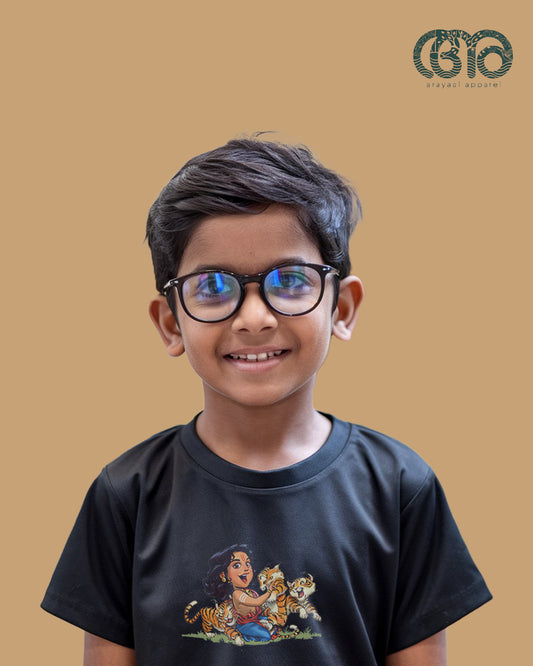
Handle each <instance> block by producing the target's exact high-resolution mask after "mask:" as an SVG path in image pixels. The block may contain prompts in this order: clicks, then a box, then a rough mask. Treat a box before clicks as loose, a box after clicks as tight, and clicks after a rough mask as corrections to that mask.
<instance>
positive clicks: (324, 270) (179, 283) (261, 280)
mask: <svg viewBox="0 0 533 666" xmlns="http://www.w3.org/2000/svg"><path fill="white" fill-rule="evenodd" d="M286 266H305V267H306V268H312V269H314V270H315V271H316V272H317V273H318V274H319V276H320V294H319V295H318V298H317V300H316V303H315V304H314V305H313V307H311V308H308V309H307V310H304V312H296V313H288V312H282V311H281V310H278V309H277V308H275V307H274V306H273V305H272V304H271V303H270V302H269V301H268V298H267V296H266V293H265V279H266V277H267V275H270V273H272V272H273V271H275V270H277V269H279V268H285V267H286ZM210 273H222V274H223V275H230V276H231V277H233V278H235V280H236V281H237V282H238V284H239V287H240V290H241V293H240V296H239V300H238V301H237V303H236V305H235V308H234V309H233V311H232V312H230V314H227V315H225V316H224V317H220V318H219V319H201V318H200V317H196V316H195V315H193V314H191V313H190V312H189V310H188V309H187V306H186V305H185V299H184V298H183V284H184V282H185V281H186V280H188V279H189V278H191V277H194V276H196V275H205V274H210ZM328 275H333V276H334V277H335V278H337V279H336V280H335V282H334V285H335V287H334V288H335V294H334V299H333V310H335V308H336V307H337V300H338V297H339V280H340V275H339V271H338V270H337V269H336V268H333V266H327V265H323V264H307V263H294V262H289V263H285V264H278V265H276V266H272V268H269V269H268V270H266V271H262V272H261V273H255V274H254V275H239V273H232V272H231V271H225V270H217V269H207V270H204V271H196V272H194V273H188V274H187V275H181V276H180V277H176V278H172V280H169V281H168V282H167V283H166V284H165V286H164V287H163V289H162V290H161V293H162V295H163V296H166V298H167V301H168V305H169V307H170V309H171V310H172V312H173V313H174V316H175V317H176V316H177V312H176V305H175V302H174V298H173V287H175V288H176V289H177V292H178V296H179V299H180V303H181V306H182V307H183V310H184V311H185V314H187V315H188V316H189V317H190V318H191V319H194V320H195V321H199V322H202V323H203V324H216V323H218V322H221V321H225V320H226V319H230V318H231V317H233V315H234V314H235V313H236V312H238V310H239V308H240V307H241V305H242V304H243V302H244V299H245V297H246V289H245V287H246V285H247V284H249V283H250V282H257V283H258V284H259V293H260V295H261V298H262V299H263V302H264V303H265V304H266V305H267V307H268V308H270V310H272V311H273V312H276V313H277V314H280V315H283V316H284V317H300V316H302V315H305V314H309V312H312V311H313V310H314V309H315V308H317V307H318V305H319V304H320V302H321V301H322V297H323V296H324V291H325V287H326V277H327V276H328Z"/></svg>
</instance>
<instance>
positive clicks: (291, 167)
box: [146, 137, 361, 293]
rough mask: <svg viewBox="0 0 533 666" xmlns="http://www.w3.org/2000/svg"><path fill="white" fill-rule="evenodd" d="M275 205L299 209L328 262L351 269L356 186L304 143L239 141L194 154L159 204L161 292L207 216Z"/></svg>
mask: <svg viewBox="0 0 533 666" xmlns="http://www.w3.org/2000/svg"><path fill="white" fill-rule="evenodd" d="M271 204H284V205H287V206H290V207H291V208H293V210H294V211H295V213H296V215H297V218H298V220H299V221H300V223H301V225H302V227H303V229H304V230H305V232H306V234H307V235H308V236H309V237H310V238H311V240H312V241H313V242H314V243H315V244H316V246H317V248H318V249H319V251H320V254H321V256H322V260H323V261H324V262H325V263H326V264H328V265H330V266H333V268H336V269H337V270H338V271H339V276H340V278H341V279H342V278H344V277H346V276H347V275H348V274H349V272H350V257H349V239H350V235H351V234H352V232H353V230H354V229H355V225H356V223H357V221H358V219H359V216H360V212H361V207H360V203H359V200H358V198H357V195H356V193H355V191H354V189H353V188H352V187H351V186H350V185H349V184H348V183H347V182H346V181H344V179H342V178H341V177H340V176H339V175H337V174H336V173H335V172H333V171H331V170H329V169H327V168H326V167H324V166H323V165H322V164H320V163H319V162H318V161H317V160H316V159H315V158H314V157H313V155H312V154H311V152H310V151H309V150H308V149H307V148H306V147H305V146H291V145H286V144H282V143H275V142H271V141H263V140H260V139H258V138H255V137H254V138H245V139H233V140H231V141H229V142H228V143H227V144H226V145H224V146H221V147H220V148H215V149H214V150H211V151H209V152H207V153H203V154H201V155H198V156H197V157H193V158H192V159H191V160H189V161H188V162H187V163H186V164H185V165H184V166H183V167H182V168H181V169H180V171H178V173H177V174H176V175H175V176H174V177H173V178H172V180H171V181H170V182H169V183H168V185H166V186H165V187H164V188H163V190H162V191H161V193H160V195H159V196H158V198H157V199H156V201H155V202H154V204H153V205H152V207H151V209H150V212H149V215H148V223H147V231H146V236H147V239H148V242H149V245H150V249H151V252H152V260H153V264H154V272H155V278H156V286H157V289H158V291H159V292H160V293H163V287H164V285H165V284H166V282H168V281H169V280H171V279H172V278H174V277H176V275H177V271H178V268H179V266H180V262H181V259H182V256H183V252H184V251H185V248H186V247H187V244H188V242H189V240H190V238H191V235H192V233H193V232H194V230H195V229H196V227H197V226H198V224H199V223H200V222H201V221H202V220H204V219H206V218H208V217H219V216H222V215H226V214H235V213H254V212H257V213H259V212H261V211H263V210H265V209H266V208H267V207H268V206H269V205H271Z"/></svg>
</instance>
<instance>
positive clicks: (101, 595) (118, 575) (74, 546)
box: [41, 469, 133, 647]
mask: <svg viewBox="0 0 533 666" xmlns="http://www.w3.org/2000/svg"><path fill="white" fill-rule="evenodd" d="M132 544H133V529H132V526H131V521H130V520H129V518H128V516H127V514H126V512H125V510H124V509H123V507H122V506H121V504H120V502H119V500H118V498H117V496H116V494H115V492H114V490H113V488H112V487H111V484H110V481H109V479H108V477H107V472H106V470H105V469H104V470H103V472H102V473H101V474H100V476H99V477H98V478H97V479H96V480H95V482H94V483H93V484H92V486H91V488H90V489H89V492H88V493H87V496H86V498H85V501H84V503H83V506H82V508H81V511H80V513H79V516H78V518H77V520H76V523H75V525H74V528H73V530H72V533H71V534H70V537H69V539H68V541H67V544H66V546H65V549H64V551H63V554H62V555H61V558H60V560H59V563H58V564H57V567H56V569H55V572H54V574H53V577H52V580H51V582H50V585H49V587H48V590H47V591H46V595H45V597H44V600H43V602H42V604H41V606H42V608H43V609H44V610H46V611H48V612H50V613H52V614H53V615H56V616H58V617H60V618H61V619H63V620H66V621H67V622H70V623H71V624H74V625H76V626H78V627H80V628H82V629H84V630H85V631H88V632H90V633H92V634H95V635H97V636H101V637H102V638H105V639H107V640H109V641H112V642H114V643H119V644H120V645H124V646H126V647H133V631H132V617H131V615H132V611H131V606H132V603H131V596H132V593H131V589H132V585H131V576H132V557H131V553H132Z"/></svg>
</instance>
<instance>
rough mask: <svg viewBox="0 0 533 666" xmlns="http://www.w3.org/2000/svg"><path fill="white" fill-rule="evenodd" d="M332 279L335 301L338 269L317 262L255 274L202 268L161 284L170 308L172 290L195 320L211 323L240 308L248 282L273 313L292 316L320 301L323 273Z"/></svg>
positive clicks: (315, 305) (323, 279) (172, 299)
mask: <svg viewBox="0 0 533 666" xmlns="http://www.w3.org/2000/svg"><path fill="white" fill-rule="evenodd" d="M329 274H331V275H333V276H335V277H336V278H337V279H336V280H335V298H334V302H335V304H336V301H337V296H338V278H339V272H338V271H337V270H336V269H335V268H332V267H331V266H321V265H320V264H284V265H280V266H274V268H269V270H268V271H263V272H262V273H256V274H255V275H238V274H236V273H231V272H230V271H217V270H206V271H201V272H198V273H190V274H189V275H182V276H181V277H177V278H174V279H172V280H169V281H168V282H167V283H166V284H165V286H164V287H163V294H164V295H165V296H166V297H167V299H168V301H169V305H170V307H171V308H172V309H173V310H174V307H175V293H176V291H177V292H178V296H179V299H180V302H181V305H182V306H183V309H184V310H185V312H186V313H187V314H188V315H189V317H192V319H196V321H202V322H210V323H215V322H219V321H224V320H225V319H229V318H230V317H231V316H232V315H234V314H235V313H236V312H237V310H238V309H239V308H240V307H241V305H242V303H243V301H244V297H245V295H246V290H245V287H246V285H247V284H248V283H249V282H257V283H259V293H260V294H261V298H262V299H263V301H264V302H265V303H266V304H267V305H268V307H269V308H270V309H272V310H274V312H277V313H279V314H282V315H285V316H287V317H296V316H299V315H304V314H307V313H308V312H311V310H314V309H315V308H316V307H317V305H318V304H319V303H320V301H321V300H322V296H323V295H324V287H325V282H326V277H327V275H329Z"/></svg>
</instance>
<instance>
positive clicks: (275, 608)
mask: <svg viewBox="0 0 533 666" xmlns="http://www.w3.org/2000/svg"><path fill="white" fill-rule="evenodd" d="M257 580H258V581H259V587H260V588H261V590H262V591H263V592H265V591H266V590H267V588H269V589H271V590H272V592H274V594H275V596H274V597H273V598H272V597H271V598H270V599H267V601H265V603H264V604H263V610H264V611H265V616H266V617H267V618H268V619H269V620H270V622H272V624H275V625H277V626H278V627H283V626H285V624H286V623H287V616H288V610H287V596H288V588H287V585H286V584H285V576H284V574H283V571H281V570H280V568H279V564H276V566H275V567H265V568H264V569H262V570H261V571H260V572H259V574H258V576H257Z"/></svg>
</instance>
